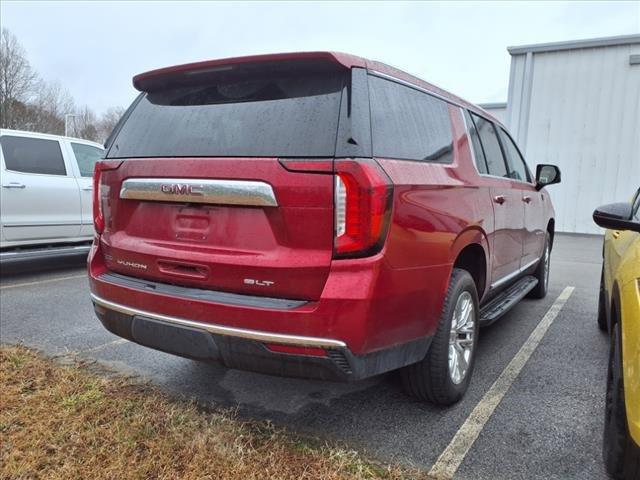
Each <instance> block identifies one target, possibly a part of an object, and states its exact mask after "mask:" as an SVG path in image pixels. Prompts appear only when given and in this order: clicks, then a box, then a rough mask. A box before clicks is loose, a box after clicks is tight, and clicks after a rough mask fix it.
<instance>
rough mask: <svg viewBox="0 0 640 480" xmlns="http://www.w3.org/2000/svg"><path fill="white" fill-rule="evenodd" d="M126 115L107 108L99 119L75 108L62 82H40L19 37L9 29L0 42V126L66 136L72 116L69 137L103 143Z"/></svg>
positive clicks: (3, 30) (86, 108) (89, 110)
mask: <svg viewBox="0 0 640 480" xmlns="http://www.w3.org/2000/svg"><path fill="white" fill-rule="evenodd" d="M123 113H124V109H123V108H120V107H113V108H110V109H108V110H107V111H106V112H105V113H104V114H103V115H102V116H101V117H100V118H99V119H98V118H97V116H96V114H95V113H94V112H93V110H91V109H90V108H89V107H88V106H85V107H83V108H81V109H80V110H77V109H76V106H75V102H74V101H73V97H71V95H70V94H69V92H68V91H67V90H66V89H64V88H63V87H62V85H61V84H60V83H59V82H46V81H44V80H40V79H39V78H38V75H37V74H36V72H35V71H34V70H33V69H32V68H31V65H29V61H28V60H27V58H26V56H25V51H24V49H23V48H22V46H21V45H20V43H18V40H17V38H16V37H15V35H13V34H12V33H11V32H9V30H7V29H6V28H3V29H2V37H1V39H0V127H2V128H14V129H20V130H32V131H37V132H43V133H53V134H57V135H63V134H64V133H65V116H66V115H68V114H72V117H71V118H72V121H71V131H70V132H69V134H70V135H73V136H76V137H81V138H86V139H87V140H94V141H99V142H104V141H105V140H106V138H107V137H108V136H109V134H110V133H111V130H113V127H115V125H116V123H117V122H118V120H119V119H120V117H121V116H122V114H123Z"/></svg>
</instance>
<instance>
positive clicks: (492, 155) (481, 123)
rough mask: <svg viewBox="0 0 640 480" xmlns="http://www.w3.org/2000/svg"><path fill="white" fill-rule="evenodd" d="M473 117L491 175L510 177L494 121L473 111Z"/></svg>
mask: <svg viewBox="0 0 640 480" xmlns="http://www.w3.org/2000/svg"><path fill="white" fill-rule="evenodd" d="M471 117H473V121H474V122H475V124H476V128H477V129H478V136H479V137H480V142H481V143H482V148H483V149H484V155H485V158H486V160H487V169H488V170H489V175H494V176H496V177H508V175H507V165H506V163H504V157H503V156H502V149H501V148H500V143H499V142H498V134H497V133H496V129H495V127H494V126H493V123H491V122H489V121H488V120H485V119H484V118H482V117H479V116H477V115H476V114H475V113H472V114H471Z"/></svg>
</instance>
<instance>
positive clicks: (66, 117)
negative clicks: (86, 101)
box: [64, 113, 80, 137]
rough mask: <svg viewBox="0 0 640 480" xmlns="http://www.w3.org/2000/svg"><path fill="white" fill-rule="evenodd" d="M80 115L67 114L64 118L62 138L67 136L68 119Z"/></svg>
mask: <svg viewBox="0 0 640 480" xmlns="http://www.w3.org/2000/svg"><path fill="white" fill-rule="evenodd" d="M79 116H80V115H76V114H75V113H67V114H65V116H64V136H65V137H68V136H69V119H70V118H72V117H79Z"/></svg>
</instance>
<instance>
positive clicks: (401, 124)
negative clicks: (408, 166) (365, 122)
mask: <svg viewBox="0 0 640 480" xmlns="http://www.w3.org/2000/svg"><path fill="white" fill-rule="evenodd" d="M369 92H370V95H371V133H372V137H373V155H374V156H376V157H386V158H397V159H404V160H419V161H425V162H437V163H451V161H452V154H453V137H452V134H451V120H450V117H449V105H448V104H447V103H446V102H444V101H442V100H440V99H438V98H436V97H433V96H431V95H428V94H426V93H424V92H421V91H420V90H416V89H414V88H410V87H406V86H404V85H400V84H399V83H396V82H392V81H390V80H385V79H383V78H379V77H376V76H373V75H371V76H369Z"/></svg>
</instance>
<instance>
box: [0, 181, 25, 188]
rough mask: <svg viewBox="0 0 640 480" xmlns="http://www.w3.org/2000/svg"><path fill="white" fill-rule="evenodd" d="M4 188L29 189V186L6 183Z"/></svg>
mask: <svg viewBox="0 0 640 480" xmlns="http://www.w3.org/2000/svg"><path fill="white" fill-rule="evenodd" d="M2 188H27V186H26V185H25V184H24V183H19V182H9V183H4V184H3V185H2Z"/></svg>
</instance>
